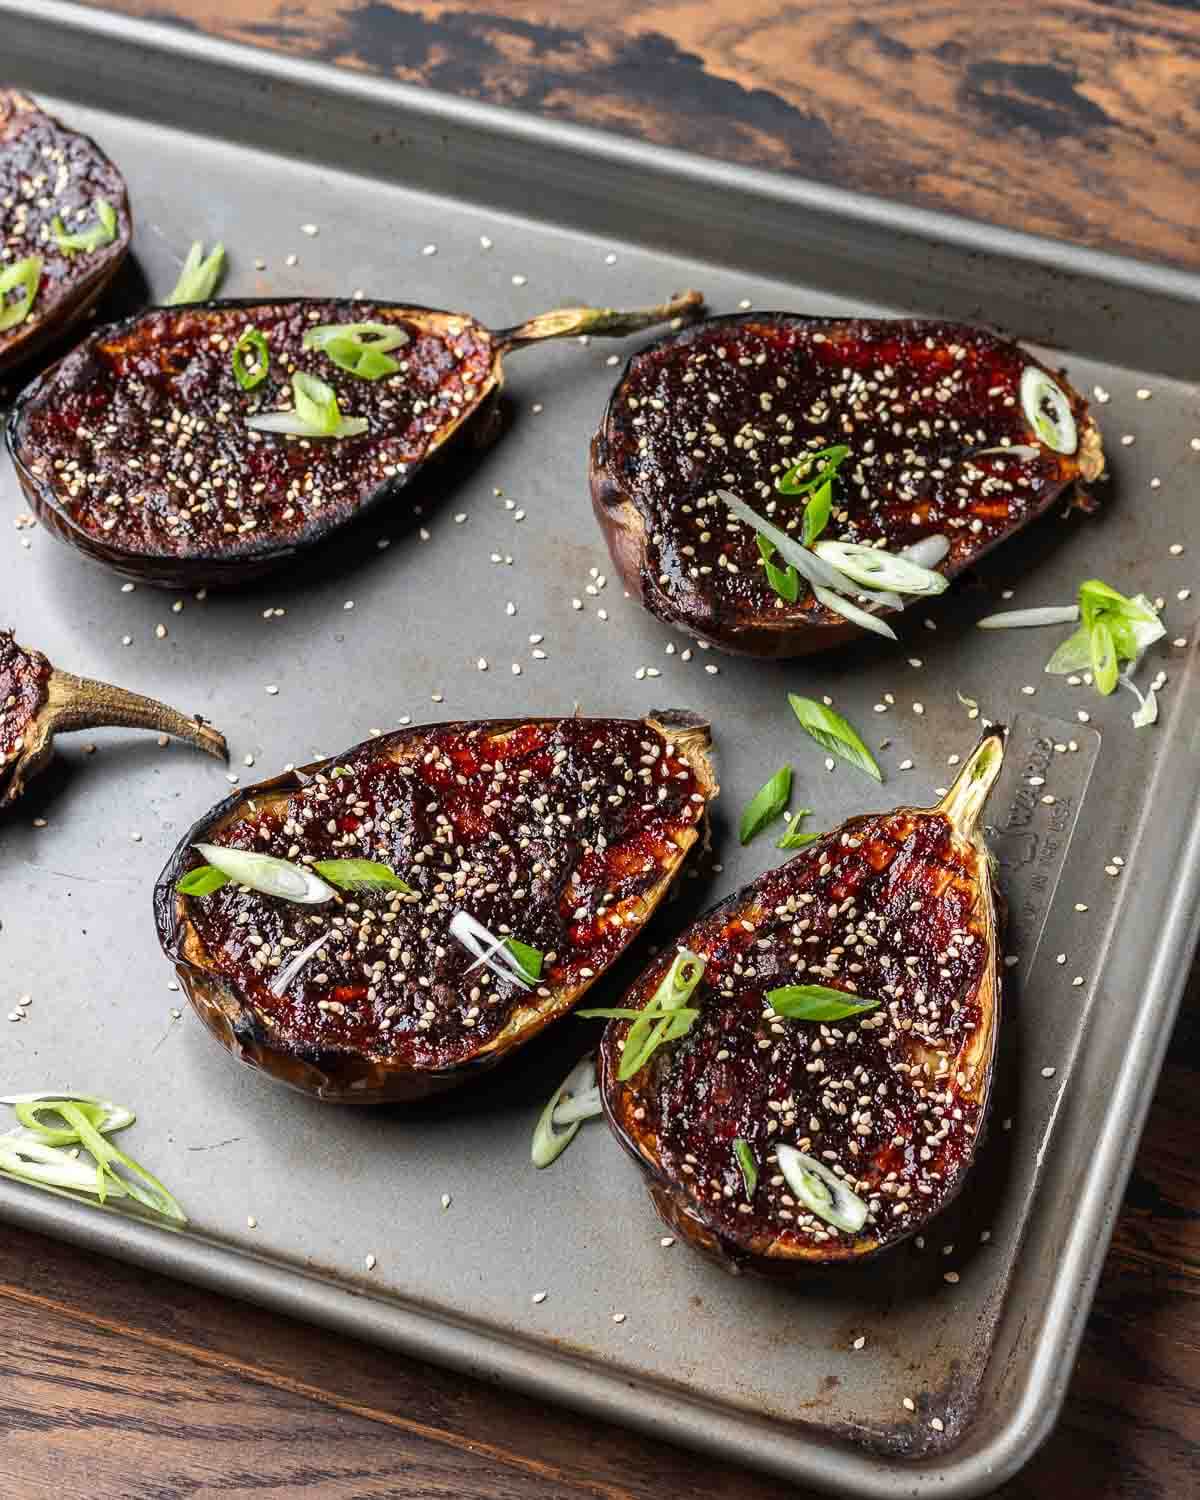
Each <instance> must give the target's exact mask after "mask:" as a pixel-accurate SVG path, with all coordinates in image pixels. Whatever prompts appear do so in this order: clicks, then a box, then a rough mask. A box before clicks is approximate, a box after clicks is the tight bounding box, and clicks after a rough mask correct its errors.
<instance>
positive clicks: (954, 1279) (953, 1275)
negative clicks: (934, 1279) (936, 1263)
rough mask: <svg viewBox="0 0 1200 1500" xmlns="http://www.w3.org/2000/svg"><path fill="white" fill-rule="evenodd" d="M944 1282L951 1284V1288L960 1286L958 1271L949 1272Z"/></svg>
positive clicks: (943, 1278)
mask: <svg viewBox="0 0 1200 1500" xmlns="http://www.w3.org/2000/svg"><path fill="white" fill-rule="evenodd" d="M942 1280H943V1281H945V1282H948V1283H949V1284H950V1286H957V1285H958V1272H957V1271H947V1272H946V1273H945V1274H944V1275H943V1276H942Z"/></svg>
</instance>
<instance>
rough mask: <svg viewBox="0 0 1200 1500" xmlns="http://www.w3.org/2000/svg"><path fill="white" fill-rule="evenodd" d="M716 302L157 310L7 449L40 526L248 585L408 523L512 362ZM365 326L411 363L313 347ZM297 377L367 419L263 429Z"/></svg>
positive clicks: (39, 397) (113, 331)
mask: <svg viewBox="0 0 1200 1500" xmlns="http://www.w3.org/2000/svg"><path fill="white" fill-rule="evenodd" d="M702 300H703V299H702V298H701V297H700V296H699V294H698V293H695V292H685V293H681V294H679V295H678V296H677V297H675V298H672V299H671V300H669V301H668V302H667V303H664V304H662V305H660V306H657V307H653V308H644V309H638V310H635V311H632V312H620V311H617V310H614V309H610V308H588V307H576V308H564V309H560V310H558V311H557V312H553V313H544V314H541V315H540V316H538V317H536V318H533V319H531V320H530V321H529V322H528V323H524V324H521V325H520V326H519V327H517V328H512V329H506V330H503V331H501V332H495V333H493V332H492V331H491V330H489V329H487V328H485V327H484V326H483V325H482V324H481V323H479V322H478V321H477V320H476V319H474V318H472V317H469V316H468V315H466V314H464V313H455V312H443V311H439V310H437V309H433V308H426V307H418V306H412V305H407V304H400V303H395V302H371V301H366V300H349V299H341V300H330V299H317V298H288V299H280V300H276V301H252V300H241V301H232V300H223V301H212V302H206V303H195V304H188V305H184V306H172V307H157V308H151V309H149V310H148V311H146V312H143V313H140V314H138V315H137V316H135V317H132V318H128V319H125V320H124V321H122V322H119V323H114V324H112V325H110V326H108V327H105V328H100V329H97V330H95V331H94V332H93V333H91V334H89V335H88V337H87V338H85V339H84V340H83V342H82V343H81V344H79V346H78V347H77V348H76V349H74V350H73V351H72V352H71V353H69V354H68V355H66V356H65V358H63V359H61V360H60V361H59V362H58V363H57V364H56V365H54V366H53V367H52V368H51V369H49V370H47V371H46V372H45V374H43V375H42V376H41V377H40V378H39V379H38V380H36V381H35V382H34V383H33V384H32V385H31V386H29V387H28V388H27V389H26V390H25V391H24V392H22V394H21V396H20V398H19V400H18V402H17V405H16V407H15V409H14V411H13V413H12V415H11V417H10V419H9V423H8V428H7V441H8V447H9V452H10V453H11V455H12V459H13V464H14V466H15V468H16V472H17V475H18V478H19V480H20V483H21V486H22V488H23V490H24V492H25V494H26V496H27V497H28V500H29V503H30V505H31V507H32V508H33V510H34V511H35V512H36V514H37V515H38V518H39V519H40V520H41V521H42V523H43V524H44V525H45V526H46V527H47V528H48V529H49V530H50V531H52V532H53V533H54V534H55V535H56V536H58V537H59V538H60V540H62V541H65V542H66V543H68V544H69V545H70V546H72V547H74V548H76V549H77V550H78V551H80V552H83V553H84V554H85V555H87V556H88V557H91V558H92V559H94V560H95V561H98V562H101V563H103V564H105V565H106V566H107V567H109V568H111V569H113V570H114V571H115V572H117V573H120V574H121V575H123V576H124V577H128V578H132V579H134V580H136V581H139V582H146V583H151V584H157V585H160V586H162V587H170V588H235V587H238V586H240V585H243V584H246V583H248V582H251V581H253V580H254V579H256V578H260V577H262V576H264V575H266V574H268V573H271V572H274V571H277V570H278V569H279V568H281V567H283V566H285V565H287V566H292V565H295V564H298V563H299V562H300V560H301V559H302V558H305V557H308V556H309V555H311V554H313V553H315V552H316V551H317V550H318V549H319V548H322V547H325V546H326V545H327V544H329V543H330V542H331V541H332V539H333V538H334V537H335V536H336V535H338V534H339V533H341V532H343V531H345V530H348V529H349V528H350V527H351V526H354V525H357V524H358V523H359V522H360V521H362V520H364V519H366V518H367V517H368V516H377V517H378V518H380V519H386V520H387V521H388V522H389V524H393V525H403V524H406V523H407V524H411V522H412V521H413V519H414V518H415V517H417V516H419V515H420V514H421V506H420V504H419V502H418V497H421V498H424V497H425V496H426V495H427V494H429V493H430V490H431V485H427V484H426V481H429V480H432V478H433V470H434V467H435V466H436V467H437V468H438V469H439V470H440V468H441V465H442V463H443V461H444V460H445V459H446V458H447V457H448V456H450V455H451V454H458V453H461V452H463V451H464V449H470V448H478V447H482V446H484V445H486V444H487V443H489V442H491V441H492V440H493V439H494V438H495V437H496V436H497V434H498V431H499V428H498V421H497V419H498V415H499V401H500V394H501V390H502V387H503V382H504V367H503V360H504V357H505V355H506V354H508V353H510V352H512V351H514V350H517V349H520V348H523V347H525V346H527V345H530V344H534V343H538V342H541V341H542V340H544V339H550V338H564V337H568V336H570V335H573V334H578V333H590V334H601V335H611V336H621V335H624V334H628V333H631V332H636V331H637V330H638V329H640V328H643V327H647V326H650V325H651V324H652V323H655V322H664V321H668V320H672V319H676V318H682V317H684V316H687V315H689V314H691V313H692V312H694V311H695V310H697V309H698V308H699V306H700V305H701V304H702ZM361 323H372V324H383V325H387V326H388V327H390V328H392V329H393V330H394V331H395V332H396V333H397V334H398V335H399V336H400V342H399V344H398V346H397V347H395V348H394V349H393V350H392V351H391V356H390V357H391V358H393V359H394V360H395V362H396V364H397V368H396V369H395V370H393V371H391V372H389V373H385V374H384V376H383V378H380V379H363V378H360V377H359V376H358V375H356V374H354V373H353V372H352V371H347V370H346V369H344V368H343V367H342V366H341V365H339V364H337V363H335V361H334V360H333V359H332V358H331V357H330V356H329V354H328V353H326V352H325V350H324V349H323V348H322V347H320V345H319V344H318V345H317V346H315V347H306V346H305V336H306V335H307V334H308V333H310V332H311V330H312V329H314V328H316V327H319V326H322V325H329V324H361ZM248 329H252V330H254V331H255V332H256V333H257V334H258V336H259V337H260V338H261V340H262V341H263V342H264V344H265V348H266V351H267V355H268V358H267V361H266V369H265V373H263V374H262V378H261V379H260V380H256V381H255V382H254V383H253V384H252V385H251V386H250V387H249V388H246V387H245V386H244V385H243V383H242V381H241V380H239V378H238V372H237V368H236V366H235V360H234V355H235V351H236V348H237V345H238V343H239V340H240V339H241V338H242V335H243V334H244V333H245V332H246V331H247V330H248ZM255 363H256V362H255ZM297 372H302V373H305V374H307V375H310V376H313V377H315V378H317V379H319V380H321V381H323V382H325V384H327V385H328V386H329V387H331V388H332V390H333V392H334V395H335V396H336V398H337V403H338V410H339V413H340V414H341V415H342V416H343V417H345V418H360V419H363V420H365V421H366V423H367V427H366V430H365V431H363V432H361V433H359V434H356V435H353V436H345V437H296V436H291V435H286V434H281V433H273V432H268V433H264V432H258V431H254V430H253V429H252V428H251V427H250V426H249V425H248V423H249V422H250V421H252V420H253V419H254V418H256V417H262V416H265V415H268V414H277V413H279V412H283V411H289V410H290V409H291V407H292V405H293V388H292V376H293V374H294V373H297ZM254 373H255V374H257V373H258V371H257V370H255V371H254ZM439 477H441V476H440V475H439ZM418 481H421V483H420V485H418Z"/></svg>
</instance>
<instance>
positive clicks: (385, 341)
mask: <svg viewBox="0 0 1200 1500" xmlns="http://www.w3.org/2000/svg"><path fill="white" fill-rule="evenodd" d="M407 343H408V334H407V333H406V332H405V331H404V329H403V328H396V327H394V326H393V325H392V324H390V323H321V324H319V325H318V326H317V327H316V328H310V329H308V331H307V332H306V333H305V335H304V347H305V348H306V349H319V350H320V351H321V352H322V353H323V354H324V355H325V356H326V357H327V358H328V359H330V360H332V361H333V363H334V364H335V365H337V367H338V368H339V369H340V370H346V371H348V372H349V374H351V375H356V376H357V377H358V378H359V379H360V380H381V379H382V378H383V377H384V376H385V375H394V374H395V373H396V371H397V370H398V369H399V368H400V364H399V361H398V360H394V359H392V358H391V355H390V354H389V352H388V351H389V350H391V349H398V348H400V346H401V345H402V344H407Z"/></svg>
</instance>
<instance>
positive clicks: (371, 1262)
mask: <svg viewBox="0 0 1200 1500" xmlns="http://www.w3.org/2000/svg"><path fill="white" fill-rule="evenodd" d="M378 1264H379V1262H378V1261H377V1260H376V1259H375V1257H374V1256H373V1255H368V1256H367V1257H366V1259H365V1260H364V1261H363V1265H365V1266H366V1268H367V1270H368V1271H373V1270H374V1269H375V1267H376V1266H377V1265H378Z"/></svg>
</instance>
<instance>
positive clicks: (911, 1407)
mask: <svg viewBox="0 0 1200 1500" xmlns="http://www.w3.org/2000/svg"><path fill="white" fill-rule="evenodd" d="M900 1404H901V1406H903V1408H904V1410H905V1411H916V1409H917V1403H916V1402H915V1401H914V1400H913V1398H912V1397H911V1396H905V1397H904V1399H903V1400H902V1401H901V1403H900Z"/></svg>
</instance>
